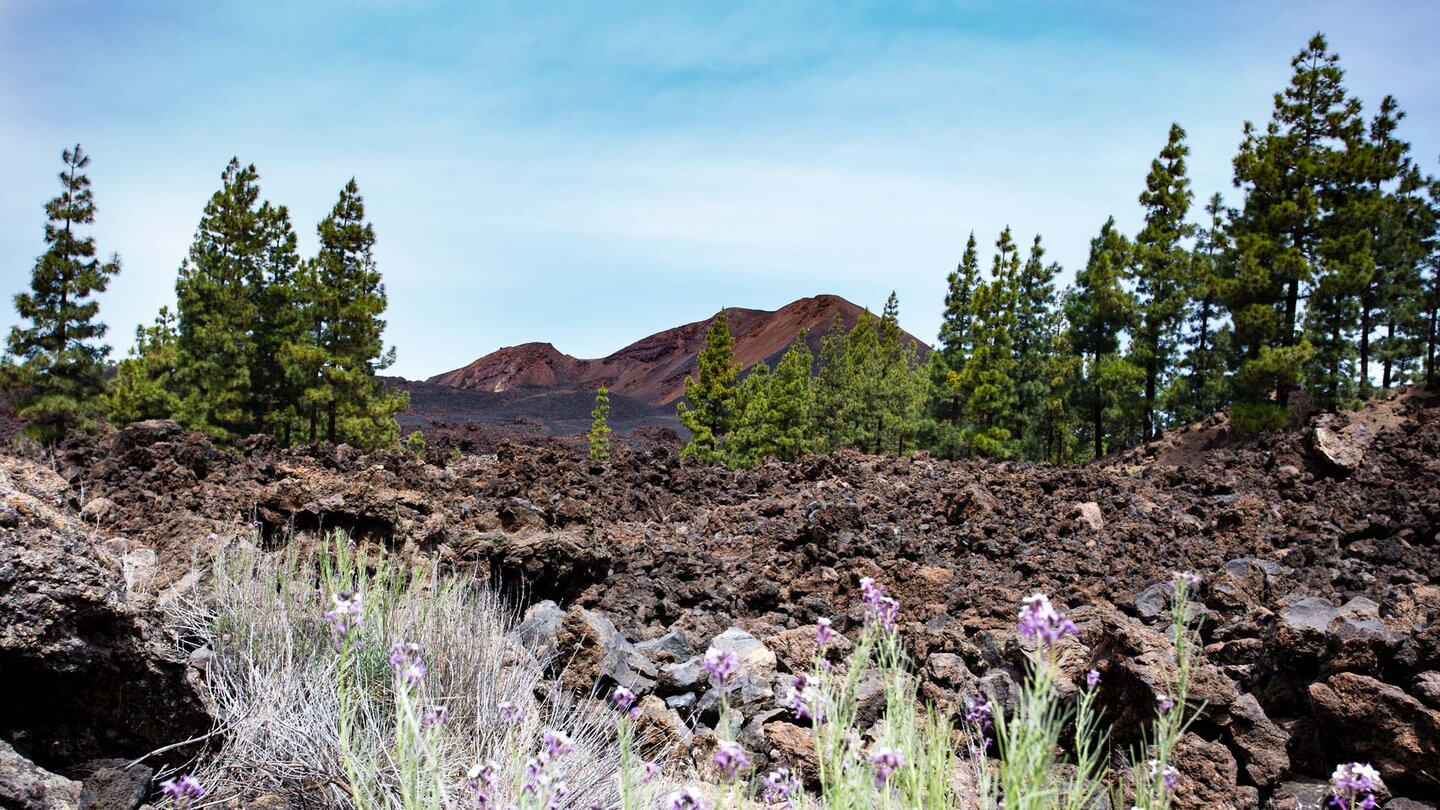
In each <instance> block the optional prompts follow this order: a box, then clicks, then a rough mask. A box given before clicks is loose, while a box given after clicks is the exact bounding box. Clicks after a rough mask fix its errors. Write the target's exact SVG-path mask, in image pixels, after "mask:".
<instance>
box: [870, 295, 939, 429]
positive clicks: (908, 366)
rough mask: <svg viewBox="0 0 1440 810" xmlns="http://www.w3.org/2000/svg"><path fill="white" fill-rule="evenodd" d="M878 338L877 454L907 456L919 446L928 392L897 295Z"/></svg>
mask: <svg viewBox="0 0 1440 810" xmlns="http://www.w3.org/2000/svg"><path fill="white" fill-rule="evenodd" d="M876 338H877V343H878V347H877V348H878V352H879V353H878V358H877V359H878V368H877V372H878V375H879V378H878V380H877V390H876V394H877V398H878V399H879V401H880V422H879V425H878V428H877V436H876V444H875V452H876V453H880V452H885V451H888V450H893V451H894V452H896V453H900V454H903V453H906V452H909V451H910V450H913V449H914V448H915V447H916V446H917V444H918V437H919V433H920V420H921V417H922V416H923V415H924V409H925V402H926V393H927V390H928V389H927V376H926V370H925V369H924V368H923V367H922V366H921V365H920V362H919V350H918V347H917V346H916V345H915V343H914V341H912V340H909V339H908V338H906V336H905V331H904V330H903V329H901V328H900V301H899V299H898V298H897V297H896V295H895V293H894V292H891V293H890V297H889V299H887V300H886V302H885V309H884V311H883V312H882V314H881V316H880V324H879V328H878V330H877V332H876Z"/></svg>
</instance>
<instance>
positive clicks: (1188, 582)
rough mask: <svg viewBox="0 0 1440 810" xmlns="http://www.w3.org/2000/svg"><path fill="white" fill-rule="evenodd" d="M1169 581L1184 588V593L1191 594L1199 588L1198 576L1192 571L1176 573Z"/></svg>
mask: <svg viewBox="0 0 1440 810" xmlns="http://www.w3.org/2000/svg"><path fill="white" fill-rule="evenodd" d="M1170 579H1171V581H1172V582H1174V583H1175V584H1176V585H1177V586H1184V588H1185V590H1186V591H1189V592H1192V593H1193V592H1194V591H1195V590H1197V589H1198V588H1199V587H1200V575H1199V574H1197V573H1195V572H1194V571H1176V572H1175V573H1174V574H1172V575H1171V577H1170Z"/></svg>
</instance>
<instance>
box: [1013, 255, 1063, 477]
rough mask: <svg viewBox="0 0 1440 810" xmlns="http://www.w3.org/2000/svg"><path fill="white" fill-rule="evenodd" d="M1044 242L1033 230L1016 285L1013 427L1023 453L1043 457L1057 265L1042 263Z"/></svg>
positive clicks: (1053, 329)
mask: <svg viewBox="0 0 1440 810" xmlns="http://www.w3.org/2000/svg"><path fill="white" fill-rule="evenodd" d="M1044 257H1045V248H1044V247H1043V246H1042V245H1041V243H1040V236H1039V234H1036V236H1035V240H1034V242H1032V243H1031V246H1030V256H1029V258H1027V259H1026V261H1025V264H1024V266H1023V267H1022V268H1021V270H1020V275H1019V277H1018V283H1017V287H1016V291H1015V332H1014V344H1015V381H1016V385H1015V399H1016V420H1015V424H1016V429H1017V435H1018V438H1019V440H1020V449H1021V453H1022V454H1023V455H1024V456H1025V457H1027V458H1043V457H1044V456H1045V454H1046V452H1047V451H1046V448H1047V446H1049V445H1050V444H1051V439H1052V437H1051V436H1049V435H1048V433H1049V431H1048V429H1047V427H1046V425H1047V423H1048V422H1049V420H1050V416H1049V413H1050V410H1051V409H1050V403H1049V399H1050V382H1051V381H1052V375H1051V373H1050V371H1051V370H1050V365H1051V360H1052V357H1051V352H1052V350H1053V349H1054V347H1055V338H1056V330H1055V327H1056V321H1054V320H1053V319H1052V314H1053V313H1054V311H1055V305H1056V301H1055V276H1056V275H1057V274H1058V272H1059V270H1060V268H1059V266H1058V265H1055V264H1049V265H1047V264H1045V262H1044Z"/></svg>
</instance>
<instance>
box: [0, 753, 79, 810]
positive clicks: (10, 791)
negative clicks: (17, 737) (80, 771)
mask: <svg viewBox="0 0 1440 810" xmlns="http://www.w3.org/2000/svg"><path fill="white" fill-rule="evenodd" d="M0 807H6V808H14V810H78V808H79V807H80V783H79V782H76V781H74V780H72V779H66V778H65V777H63V776H60V775H59V774H54V773H51V772H49V771H47V770H45V769H44V768H42V767H40V766H39V765H36V764H35V763H33V762H31V761H30V760H28V759H26V758H25V757H22V756H20V754H19V753H17V752H16V751H15V749H14V748H11V747H10V744H9V743H7V742H5V741H4V740H0Z"/></svg>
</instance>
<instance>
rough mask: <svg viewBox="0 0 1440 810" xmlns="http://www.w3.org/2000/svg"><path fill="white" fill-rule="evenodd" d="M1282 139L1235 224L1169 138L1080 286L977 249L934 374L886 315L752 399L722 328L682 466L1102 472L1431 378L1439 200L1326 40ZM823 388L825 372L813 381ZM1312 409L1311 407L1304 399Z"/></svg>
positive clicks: (835, 338)
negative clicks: (1107, 464) (1029, 466)
mask: <svg viewBox="0 0 1440 810" xmlns="http://www.w3.org/2000/svg"><path fill="white" fill-rule="evenodd" d="M1291 64H1292V67H1293V69H1294V74H1293V77H1292V78H1291V81H1290V84H1289V86H1288V87H1286V88H1285V89H1284V90H1283V91H1282V92H1280V93H1277V94H1276V95H1275V103H1274V111H1273V114H1272V117H1271V120H1270V122H1269V123H1268V124H1267V125H1266V126H1265V127H1264V128H1260V127H1257V126H1255V125H1253V124H1251V123H1248V122H1247V123H1246V124H1245V127H1244V137H1243V141H1242V143H1241V145H1240V151H1239V154H1238V155H1236V157H1235V159H1234V185H1235V187H1236V188H1237V189H1238V190H1239V192H1240V197H1241V199H1240V204H1239V205H1238V206H1237V207H1234V208H1227V207H1226V206H1225V204H1224V200H1223V199H1222V198H1221V196H1220V195H1219V194H1215V195H1213V196H1212V197H1210V199H1209V200H1208V201H1207V202H1206V204H1205V205H1204V207H1203V209H1201V210H1200V211H1198V212H1197V211H1194V210H1193V203H1194V193H1193V191H1192V190H1191V187H1190V180H1189V177H1188V174H1187V168H1186V163H1185V161H1186V158H1187V157H1188V155H1189V148H1188V147H1187V145H1186V143H1185V131H1184V130H1183V129H1182V128H1181V127H1180V126H1179V125H1172V126H1171V128H1170V132H1169V136H1168V138H1167V141H1166V144H1165V146H1164V148H1163V149H1161V151H1160V153H1159V155H1158V156H1157V157H1156V159H1155V160H1154V161H1153V162H1152V164H1151V168H1150V171H1149V174H1148V176H1147V177H1146V179H1145V189H1144V191H1142V192H1141V194H1140V196H1139V202H1140V205H1141V208H1142V209H1143V211H1144V221H1143V225H1142V227H1141V228H1140V230H1139V232H1138V233H1136V234H1135V235H1134V236H1128V235H1126V234H1124V233H1122V232H1121V231H1120V230H1119V229H1118V228H1117V226H1116V224H1115V220H1114V218H1113V217H1112V218H1111V219H1110V220H1109V221H1107V222H1106V223H1105V224H1104V225H1103V226H1102V227H1101V228H1100V231H1099V233H1098V234H1097V235H1096V237H1095V238H1094V239H1093V240H1092V241H1091V243H1090V252H1089V258H1088V260H1087V262H1086V264H1085V266H1084V267H1083V268H1081V269H1079V270H1078V271H1077V272H1076V274H1075V282H1074V284H1073V286H1070V287H1068V288H1066V289H1063V290H1058V291H1057V290H1056V287H1055V280H1056V277H1057V275H1058V273H1059V270H1060V268H1059V267H1058V266H1057V265H1055V264H1053V263H1047V262H1046V261H1045V258H1044V256H1045V251H1044V248H1043V246H1042V244H1041V239H1040V237H1039V236H1036V237H1035V238H1034V240H1033V242H1032V243H1031V245H1030V248H1029V250H1028V252H1026V253H1025V254H1024V256H1023V257H1022V251H1021V250H1020V248H1019V247H1018V246H1017V245H1016V243H1015V240H1014V237H1013V235H1012V234H1011V231H1010V229H1009V228H1008V227H1007V228H1006V229H1004V230H1003V231H1002V232H1001V234H1000V235H999V238H998V239H996V241H995V243H994V251H993V254H992V256H991V258H990V262H989V270H988V272H984V271H983V270H982V267H981V259H980V256H979V252H978V244H977V242H976V239H975V236H974V234H973V233H972V234H971V236H970V239H969V242H968V243H967V244H966V246H965V250H964V253H963V255H962V258H961V260H960V263H959V266H958V267H957V268H956V270H955V271H954V272H953V273H951V274H950V275H949V279H948V282H949V283H948V291H947V293H946V297H945V313H944V319H943V323H942V326H941V328H940V335H939V341H938V344H937V347H936V350H935V351H933V352H931V353H930V355H929V357H928V358H927V359H926V360H925V362H923V363H922V362H920V360H919V357H918V355H917V352H916V347H915V346H913V345H910V344H908V343H907V342H906V341H905V340H903V337H902V335H903V333H902V332H901V331H900V328H899V320H898V319H899V315H898V305H897V303H896V301H895V297H894V295H893V294H892V295H891V297H890V300H889V302H888V303H887V304H886V307H885V310H884V312H883V314H882V315H881V317H880V318H878V319H877V318H875V317H874V316H871V315H869V314H868V313H867V314H866V316H865V317H863V318H861V320H860V322H859V323H858V324H857V325H856V326H855V327H854V328H853V329H852V330H850V331H849V332H848V333H844V332H841V331H837V329H836V328H832V330H831V333H830V334H829V335H827V336H826V338H825V340H824V343H823V344H822V349H821V352H820V356H819V357H818V358H816V357H813V356H812V355H811V352H810V350H809V348H808V346H807V345H806V344H805V341H804V339H803V337H804V336H803V335H802V336H801V338H800V339H797V340H796V342H795V344H794V345H793V346H792V347H791V349H790V351H789V352H788V353H787V354H786V355H785V357H784V358H783V359H782V360H781V361H780V363H779V364H778V365H777V367H776V368H775V369H774V370H772V369H770V368H769V367H768V366H766V365H765V364H764V363H761V364H758V365H757V366H756V367H754V368H753V369H752V370H751V371H750V373H749V374H748V376H746V377H745V378H744V379H743V381H740V380H739V371H740V369H738V368H737V367H735V365H734V363H733V361H732V358H731V350H730V337H729V333H728V329H727V325H726V320H725V316H724V313H723V312H722V313H720V315H719V316H717V318H716V319H715V322H714V323H713V325H712V326H711V328H710V330H709V333H708V334H707V341H706V346H705V349H704V351H702V353H701V355H700V364H699V370H698V372H697V375H696V377H695V378H693V379H691V380H689V381H688V382H687V385H686V396H685V401H684V402H683V403H682V404H681V405H680V410H679V415H680V419H681V422H682V423H683V424H684V426H685V427H686V428H688V429H689V431H690V434H691V435H690V438H689V439H688V440H687V442H686V444H685V446H684V448H683V451H682V452H683V455H684V456H686V457H694V458H697V459H701V460H708V461H724V462H727V463H730V464H733V465H738V466H747V465H750V464H753V463H755V462H756V461H758V460H759V459H761V458H763V457H765V456H767V455H773V456H776V457H778V458H795V457H798V456H799V455H802V454H804V453H807V452H814V451H825V450H831V449H835V448H839V447H854V448H859V449H861V450H865V451H867V452H905V451H906V450H910V449H914V448H917V447H923V448H926V449H928V450H930V451H931V452H932V453H935V454H937V455H941V456H946V457H960V456H986V457H991V458H1026V459H1035V460H1047V461H1052V462H1056V463H1068V462H1078V461H1084V460H1087V459H1090V458H1096V457H1099V456H1102V455H1104V454H1106V453H1107V452H1109V451H1111V450H1113V449H1115V448H1118V447H1124V446H1127V445H1131V444H1135V443H1137V442H1141V441H1149V440H1151V439H1153V438H1155V437H1156V436H1157V435H1159V434H1160V433H1161V432H1162V431H1164V430H1167V429H1169V428H1172V427H1175V426H1177V425H1182V424H1187V423H1190V422H1193V421H1196V420H1199V419H1202V418H1204V417H1206V416H1208V415H1210V414H1212V413H1214V412H1216V411H1221V410H1226V409H1228V411H1229V413H1230V417H1231V420H1232V422H1233V423H1234V424H1235V425H1236V426H1237V427H1238V428H1239V429H1241V430H1245V431H1260V430H1273V429H1278V428H1281V427H1283V426H1285V425H1287V424H1288V423H1289V422H1290V420H1291V419H1292V414H1293V413H1294V412H1296V411H1297V410H1299V411H1303V410H1308V409H1309V408H1311V407H1315V408H1321V409H1331V410H1333V409H1338V408H1348V407H1354V406H1356V405H1358V404H1359V403H1360V402H1363V401H1364V400H1365V399H1366V398H1368V397H1370V396H1372V395H1373V394H1374V393H1375V392H1376V390H1377V389H1379V390H1385V389H1390V388H1392V387H1394V386H1396V385H1399V384H1403V383H1407V382H1412V381H1417V380H1425V381H1433V380H1434V379H1435V376H1436V359H1437V358H1436V355H1437V342H1440V240H1437V223H1440V183H1437V181H1436V180H1435V179H1434V178H1433V177H1431V176H1429V175H1427V174H1425V173H1424V172H1423V171H1421V169H1420V168H1419V167H1418V166H1417V165H1416V163H1415V161H1414V158H1413V157H1412V155H1411V153H1410V145H1409V144H1408V143H1406V142H1405V141H1404V140H1402V139H1401V138H1400V137H1399V136H1398V134H1397V131H1398V127H1399V124H1400V122H1401V121H1402V120H1403V119H1404V113H1403V112H1402V111H1401V110H1400V108H1399V105H1398V104H1397V102H1396V101H1395V99H1393V98H1391V97H1386V98H1385V99H1383V100H1382V101H1381V103H1380V105H1379V107H1378V109H1377V111H1376V113H1375V114H1374V115H1373V116H1372V117H1371V118H1370V119H1368V120H1366V119H1365V118H1364V116H1363V115H1362V108H1361V104H1360V102H1359V101H1358V100H1357V99H1355V98H1354V97H1352V96H1350V95H1348V94H1347V92H1346V91H1345V89H1344V86H1343V78H1344V74H1343V72H1342V71H1341V69H1340V66H1339V60H1338V58H1337V57H1336V55H1335V54H1333V53H1331V52H1330V51H1329V49H1328V46H1327V44H1326V41H1325V38H1324V37H1323V36H1321V35H1316V36H1315V37H1314V38H1313V39H1312V40H1311V41H1310V42H1309V44H1308V45H1307V46H1306V47H1305V49H1304V50H1303V51H1301V52H1300V54H1299V55H1298V56H1296V57H1295V58H1294V60H1292V63H1291ZM812 366H813V369H814V374H813V376H812V375H811V374H810V373H809V371H810V369H811V368H812ZM1297 398H1299V399H1300V400H1302V401H1296V399H1297Z"/></svg>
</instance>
